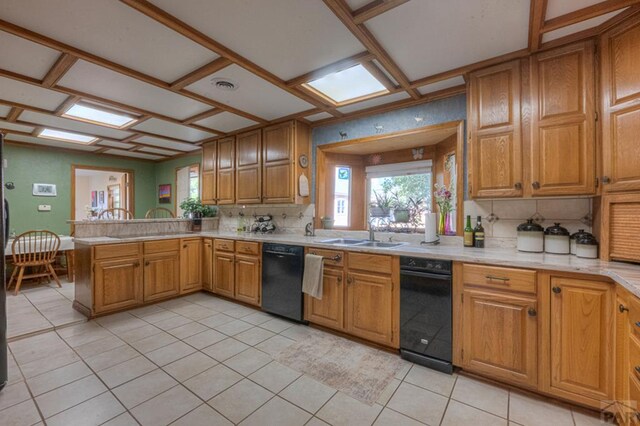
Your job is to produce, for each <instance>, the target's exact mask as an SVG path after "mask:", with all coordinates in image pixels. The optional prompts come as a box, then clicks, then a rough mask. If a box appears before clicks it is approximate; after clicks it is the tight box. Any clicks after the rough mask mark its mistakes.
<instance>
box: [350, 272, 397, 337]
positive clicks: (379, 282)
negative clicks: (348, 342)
mask: <svg viewBox="0 0 640 426" xmlns="http://www.w3.org/2000/svg"><path fill="white" fill-rule="evenodd" d="M345 310H346V330H347V332H348V333H349V334H353V335H354V336H358V337H362V338H363V339H367V340H371V341H372V342H377V343H381V344H384V345H390V344H391V343H392V341H393V324H394V321H393V314H394V304H393V280H392V278H391V277H390V276H383V275H370V274H364V273H360V272H351V271H349V272H348V274H347V298H346V309H345Z"/></svg>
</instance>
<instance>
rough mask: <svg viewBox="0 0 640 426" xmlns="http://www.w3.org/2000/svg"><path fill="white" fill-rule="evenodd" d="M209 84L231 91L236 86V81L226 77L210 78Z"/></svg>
mask: <svg viewBox="0 0 640 426" xmlns="http://www.w3.org/2000/svg"><path fill="white" fill-rule="evenodd" d="M211 84H213V85H214V86H215V88H216V89H219V90H226V91H233V90H236V89H237V88H238V83H236V82H235V81H233V80H231V79H228V78H212V79H211Z"/></svg>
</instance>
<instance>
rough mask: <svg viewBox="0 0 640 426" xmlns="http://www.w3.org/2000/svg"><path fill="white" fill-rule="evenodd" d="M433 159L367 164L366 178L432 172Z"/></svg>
mask: <svg viewBox="0 0 640 426" xmlns="http://www.w3.org/2000/svg"><path fill="white" fill-rule="evenodd" d="M432 165H433V161H431V160H422V161H410V162H407V163H394V164H382V165H379V166H367V167H366V168H365V172H366V178H367V180H368V179H371V178H380V177H391V176H407V175H418V174H424V173H431V167H432Z"/></svg>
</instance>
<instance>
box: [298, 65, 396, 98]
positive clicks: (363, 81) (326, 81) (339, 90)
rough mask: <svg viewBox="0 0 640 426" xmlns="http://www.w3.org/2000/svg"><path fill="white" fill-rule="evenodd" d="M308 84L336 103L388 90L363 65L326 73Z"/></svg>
mask: <svg viewBox="0 0 640 426" xmlns="http://www.w3.org/2000/svg"><path fill="white" fill-rule="evenodd" d="M306 85H307V86H308V87H310V88H312V89H314V90H315V91H317V92H319V93H320V94H322V95H324V96H325V97H327V98H329V99H330V100H333V101H334V102H335V103H343V102H346V101H350V100H354V99H358V98H363V97H368V96H370V95H374V94H378V93H386V92H388V90H387V89H386V88H385V87H384V86H383V85H382V83H380V82H379V81H378V80H376V78H375V77H374V76H373V75H371V73H369V71H367V69H366V68H365V67H363V66H362V65H356V66H354V67H351V68H347V69H346V70H342V71H338V72H335V73H333V74H329V75H326V76H324V77H322V78H319V79H317V80H313V81H310V82H308V83H307V84H306Z"/></svg>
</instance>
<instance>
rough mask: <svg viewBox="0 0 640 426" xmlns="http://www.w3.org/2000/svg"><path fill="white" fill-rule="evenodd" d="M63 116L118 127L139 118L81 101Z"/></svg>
mask: <svg viewBox="0 0 640 426" xmlns="http://www.w3.org/2000/svg"><path fill="white" fill-rule="evenodd" d="M62 116H63V117H68V118H72V119H74V120H79V121H85V122H88V123H93V124H99V125H101V126H108V127H115V128H117V129H119V128H122V127H124V126H127V125H129V124H131V123H133V122H135V121H137V118H136V117H134V116H132V115H128V114H124V113H120V112H115V111H110V110H107V109H103V108H96V107H93V106H88V105H86V104H80V103H78V104H75V105H73V106H72V107H71V108H69V109H68V110H67V111H66V112H65V113H64V114H63V115H62Z"/></svg>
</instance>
